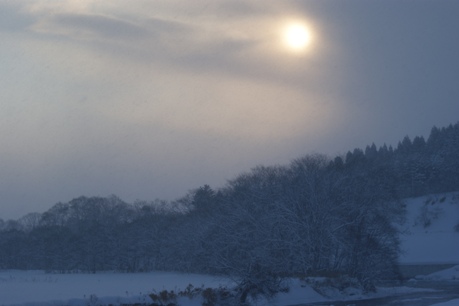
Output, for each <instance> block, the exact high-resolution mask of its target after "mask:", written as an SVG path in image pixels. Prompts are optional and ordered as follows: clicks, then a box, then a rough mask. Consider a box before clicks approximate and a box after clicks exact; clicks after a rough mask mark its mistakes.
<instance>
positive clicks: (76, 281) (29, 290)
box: [0, 270, 231, 306]
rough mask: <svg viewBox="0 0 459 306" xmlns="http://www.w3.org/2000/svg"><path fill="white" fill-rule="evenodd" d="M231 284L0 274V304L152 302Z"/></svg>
mask: <svg viewBox="0 0 459 306" xmlns="http://www.w3.org/2000/svg"><path fill="white" fill-rule="evenodd" d="M189 284H193V285H194V286H195V287H200V286H201V285H204V286H205V287H218V286H220V285H222V286H226V285H231V281H229V280H228V279H223V278H216V277H213V276H206V275H198V274H178V273H166V272H152V273H98V274H84V273H81V274H46V273H45V272H43V271H17V270H7V271H0V305H2V306H3V305H27V306H29V305H30V306H32V305H33V306H35V305H37V306H38V305H43V306H44V305H69V306H77V305H78V306H79V305H84V306H87V305H99V304H102V305H108V304H110V303H112V304H115V305H116V304H120V303H135V302H138V303H141V302H150V303H151V302H152V301H151V300H150V298H149V297H148V294H150V293H153V292H154V291H153V290H156V291H157V292H159V291H162V290H165V289H166V290H174V291H177V290H178V289H181V290H183V289H185V288H186V287H187V286H188V285H189Z"/></svg>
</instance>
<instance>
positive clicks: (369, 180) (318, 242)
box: [0, 123, 459, 288]
mask: <svg viewBox="0 0 459 306" xmlns="http://www.w3.org/2000/svg"><path fill="white" fill-rule="evenodd" d="M458 156H459V123H458V124H455V125H450V126H449V127H446V128H442V129H438V128H433V129H432V132H431V134H430V136H429V138H428V139H427V140H425V139H424V138H423V137H415V138H414V139H413V140H411V139H410V138H408V137H405V138H404V139H403V141H402V142H400V143H399V145H398V146H397V147H396V148H392V147H387V146H386V145H384V146H382V147H379V148H377V147H376V146H375V145H374V144H373V145H371V146H368V147H367V148H366V149H365V150H361V149H355V150H354V151H353V152H349V153H347V154H346V155H345V156H342V157H336V158H334V159H329V158H327V157H325V156H323V155H309V156H305V157H303V158H300V159H297V160H294V161H293V162H292V163H291V164H289V165H287V166H271V167H264V166H260V167H256V168H254V169H252V170H251V171H250V172H248V173H244V174H241V175H239V176H238V177H236V178H235V179H233V180H231V181H229V182H228V184H227V185H226V186H225V187H223V188H220V189H218V190H213V189H212V188H210V187H209V186H207V185H205V186H202V187H199V188H197V189H195V190H193V191H191V192H189V193H188V194H187V195H186V196H184V197H183V198H181V199H179V200H176V201H174V202H172V203H167V202H162V201H154V202H136V203H134V204H127V203H125V202H123V201H122V200H120V199H119V198H117V197H116V196H111V197H107V198H101V197H80V198H77V199H74V200H72V201H70V202H68V203H58V204H56V205H54V206H53V207H52V208H51V209H49V210H48V211H46V212H45V213H43V214H38V213H32V214H28V215H26V216H24V217H23V218H21V219H19V220H9V221H3V220H1V219H0V269H43V270H47V271H58V272H71V271H90V272H94V273H95V272H97V271H107V270H116V271H129V272H134V271H151V270H168V271H185V272H199V273H213V274H224V275H231V276H235V277H238V278H239V279H241V280H243V281H244V282H247V283H252V284H257V283H260V282H266V281H267V280H268V281H269V280H270V279H271V280H275V279H277V278H279V277H283V276H290V275H349V276H351V277H355V278H356V279H358V280H359V281H360V282H361V283H362V284H363V285H364V286H366V288H371V287H372V285H373V283H374V281H375V280H378V279H381V278H386V277H394V276H396V275H397V258H398V253H399V242H398V232H397V230H396V227H395V226H394V222H397V221H400V222H401V221H402V220H403V217H404V206H403V204H402V203H401V202H400V199H402V198H406V197H412V196H420V195H424V194H428V193H440V192H448V191H457V190H458V187H459V158H458Z"/></svg>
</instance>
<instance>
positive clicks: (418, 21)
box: [0, 0, 459, 219]
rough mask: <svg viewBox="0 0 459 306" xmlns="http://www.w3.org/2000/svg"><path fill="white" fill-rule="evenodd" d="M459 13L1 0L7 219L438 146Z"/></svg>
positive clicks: (0, 97) (172, 1)
mask: <svg viewBox="0 0 459 306" xmlns="http://www.w3.org/2000/svg"><path fill="white" fill-rule="evenodd" d="M458 16H459V1H457V0H451V1H447V0H441V1H433V0H432V1H422V0H418V1H402V0H399V1H390V0H386V1H366V0H361V1H353V0H342V1H326V0H325V1H324V0H317V1H274V0H273V1H266V0H265V1H249V0H228V1H214V0H212V1H211V0H205V1H203V0H194V1H178V0H156V1H151V0H130V1H127V0H123V1H121V0H59V1H58V0H11V1H9V0H0V44H1V48H0V195H1V198H0V218H3V219H9V218H18V217H20V216H22V215H24V214H26V213H29V212H34V211H38V212H43V211H45V210H46V209H48V208H49V207H51V206H52V205H53V204H55V203H56V202H59V201H62V202H66V201H69V200H71V199H72V198H75V197H78V196H81V195H86V196H95V195H100V196H107V195H110V194H116V195H118V196H120V197H121V198H122V199H124V200H126V201H129V202H131V201H134V200H135V199H143V200H153V199H155V198H161V199H169V200H172V199H175V198H178V197H180V196H182V195H185V194H186V192H187V191H188V190H190V189H193V188H196V187H199V186H201V185H203V184H209V185H211V186H212V187H220V186H222V185H224V184H225V182H226V180H227V179H231V178H233V177H234V176H235V175H237V174H239V173H241V172H243V171H247V170H249V169H250V168H251V167H254V166H256V165H258V164H264V165H272V164H286V163H288V162H290V161H291V160H292V159H294V158H298V157H301V156H303V155H305V154H309V153H325V154H328V155H330V156H335V155H337V154H344V153H346V152H347V151H348V150H352V149H354V148H355V147H360V148H364V147H365V146H366V145H368V144H371V143H372V142H374V143H375V144H376V145H377V146H380V145H383V144H384V143H386V144H388V145H393V146H395V145H396V144H397V142H398V141H399V140H401V139H402V138H403V137H404V136H405V135H409V136H410V137H414V136H416V135H423V136H427V135H428V134H429V132H430V129H431V127H432V126H433V125H436V126H439V127H441V126H445V125H448V124H450V123H455V122H457V121H458V120H459V116H458V114H459V85H458V84H459V83H458V82H459V36H458V30H459V18H458ZM293 21H296V22H302V23H304V24H305V25H306V26H307V27H308V29H309V32H310V35H311V40H310V42H309V44H308V46H307V47H306V48H305V49H304V50H302V51H300V52H298V51H297V52H294V51H293V50H291V49H290V48H288V47H287V46H286V45H285V43H284V42H283V34H282V33H283V29H284V28H285V26H286V25H287V24H288V23H289V22H293Z"/></svg>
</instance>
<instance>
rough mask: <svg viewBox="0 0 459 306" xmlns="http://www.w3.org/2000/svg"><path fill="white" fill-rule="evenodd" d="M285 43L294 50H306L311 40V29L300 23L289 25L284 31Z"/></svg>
mask: <svg viewBox="0 0 459 306" xmlns="http://www.w3.org/2000/svg"><path fill="white" fill-rule="evenodd" d="M283 37H284V43H285V45H286V46H287V47H288V48H290V49H291V50H293V51H302V50H304V49H305V48H306V47H307V46H308V45H309V43H310V41H311V34H310V32H309V29H308V28H307V27H306V26H305V25H303V24H300V23H294V24H290V25H288V26H287V27H286V28H285V30H284V33H283Z"/></svg>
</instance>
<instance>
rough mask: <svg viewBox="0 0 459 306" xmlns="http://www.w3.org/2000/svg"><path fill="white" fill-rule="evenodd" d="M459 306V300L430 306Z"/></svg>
mask: <svg viewBox="0 0 459 306" xmlns="http://www.w3.org/2000/svg"><path fill="white" fill-rule="evenodd" d="M457 305H459V299H455V300H451V301H448V302H444V303H439V304H434V305H432V306H457Z"/></svg>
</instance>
